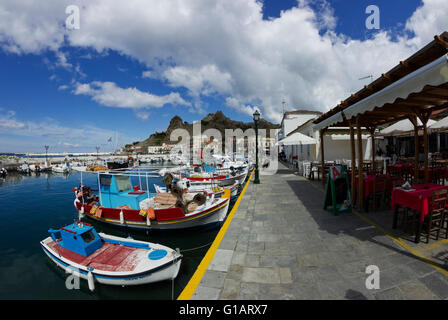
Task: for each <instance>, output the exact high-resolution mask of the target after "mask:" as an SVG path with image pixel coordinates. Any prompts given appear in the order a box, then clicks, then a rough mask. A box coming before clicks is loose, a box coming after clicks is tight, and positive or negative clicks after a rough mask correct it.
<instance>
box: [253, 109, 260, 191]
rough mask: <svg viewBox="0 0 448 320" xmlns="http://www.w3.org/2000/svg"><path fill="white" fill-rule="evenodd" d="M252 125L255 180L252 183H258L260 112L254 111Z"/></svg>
mask: <svg viewBox="0 0 448 320" xmlns="http://www.w3.org/2000/svg"><path fill="white" fill-rule="evenodd" d="M253 116H254V123H255V179H254V183H255V184H259V183H260V177H259V172H258V121H259V120H260V112H258V110H255V112H254V114H253Z"/></svg>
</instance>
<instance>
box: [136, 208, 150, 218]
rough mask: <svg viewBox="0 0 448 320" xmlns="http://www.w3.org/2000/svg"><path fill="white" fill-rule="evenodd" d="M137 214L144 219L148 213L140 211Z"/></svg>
mask: <svg viewBox="0 0 448 320" xmlns="http://www.w3.org/2000/svg"><path fill="white" fill-rule="evenodd" d="M138 214H139V215H141V216H142V217H146V216H147V214H148V213H147V212H146V210H144V209H141V210H140V212H139V213H138Z"/></svg>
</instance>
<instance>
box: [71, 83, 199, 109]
mask: <svg viewBox="0 0 448 320" xmlns="http://www.w3.org/2000/svg"><path fill="white" fill-rule="evenodd" d="M73 93H74V94H76V95H80V94H81V95H88V96H91V97H92V100H94V101H96V102H98V103H99V104H101V105H103V106H106V107H118V108H133V109H138V108H150V107H154V108H160V107H162V106H163V105H165V104H174V105H186V106H188V105H190V103H189V102H187V101H185V100H184V99H182V97H181V96H180V95H179V93H177V92H171V93H170V94H168V95H164V96H157V95H154V94H151V93H148V92H143V91H140V90H138V89H137V88H125V89H124V88H120V87H118V86H117V85H116V84H115V83H114V82H100V81H93V82H92V83H77V84H76V85H75V90H74V91H73Z"/></svg>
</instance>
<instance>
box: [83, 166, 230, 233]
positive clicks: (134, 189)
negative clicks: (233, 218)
mask: <svg viewBox="0 0 448 320" xmlns="http://www.w3.org/2000/svg"><path fill="white" fill-rule="evenodd" d="M131 176H132V173H124V172H122V173H107V174H106V173H98V186H99V187H98V195H95V194H93V193H92V192H91V190H90V189H89V188H88V187H85V186H81V187H79V188H75V189H74V191H75V195H76V198H75V201H74V206H75V208H76V209H77V210H78V211H79V213H80V214H81V215H84V216H86V217H89V218H91V219H94V220H97V221H100V222H104V223H108V224H113V225H117V226H127V227H130V228H136V229H161V230H166V229H184V228H192V227H200V226H206V225H212V224H220V223H222V222H223V221H224V219H225V217H226V215H227V212H228V209H229V204H230V198H231V195H230V190H227V191H225V194H224V195H223V196H222V197H220V198H219V197H215V195H214V194H207V195H206V196H205V199H203V200H202V201H199V200H198V199H192V201H189V202H185V201H182V200H183V199H182V198H179V197H178V196H176V195H173V194H170V193H165V194H160V193H159V194H158V193H150V192H149V191H148V190H149V185H148V180H146V181H147V188H146V190H142V189H141V186H140V184H135V185H134V184H133V180H132V179H131ZM145 177H146V178H148V176H147V175H146V176H143V177H141V176H140V177H139V179H140V180H141V178H145Z"/></svg>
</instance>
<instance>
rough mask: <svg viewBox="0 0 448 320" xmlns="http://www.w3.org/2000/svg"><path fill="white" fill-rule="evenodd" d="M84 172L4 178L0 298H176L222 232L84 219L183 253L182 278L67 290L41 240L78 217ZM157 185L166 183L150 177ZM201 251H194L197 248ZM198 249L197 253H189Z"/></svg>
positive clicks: (92, 181) (93, 179)
mask: <svg viewBox="0 0 448 320" xmlns="http://www.w3.org/2000/svg"><path fill="white" fill-rule="evenodd" d="M80 178H81V176H80V173H79V172H76V171H72V172H71V173H69V174H54V173H40V174H35V173H32V174H31V175H22V174H18V173H9V174H8V175H7V177H6V178H0V219H1V220H0V221H1V223H0V256H1V257H2V258H1V259H0V284H1V285H0V299H171V298H172V297H174V298H176V297H177V296H178V295H179V294H180V292H181V291H182V289H183V288H184V287H185V285H186V284H187V283H188V281H189V279H190V278H191V276H192V275H193V273H194V272H195V270H196V268H197V266H198V265H199V263H200V261H201V259H202V257H203V256H204V255H205V253H206V252H207V249H208V247H209V245H210V244H211V242H212V241H213V239H214V238H215V236H216V234H217V232H218V229H217V228H216V227H215V228H212V229H210V228H209V229H204V228H202V229H195V230H181V231H174V230H173V231H150V232H148V231H136V230H132V229H129V228H126V227H125V228H122V227H115V226H108V225H105V224H101V223H98V222H96V221H92V220H90V219H88V218H84V221H86V222H88V223H90V224H92V225H93V226H94V227H95V228H96V230H97V231H98V232H104V233H109V234H113V235H116V236H120V237H128V236H130V237H132V238H134V239H138V240H144V241H150V242H155V243H161V244H163V245H167V246H168V247H171V248H180V250H181V253H182V254H183V256H184V257H183V260H182V265H181V268H180V271H179V275H178V276H177V278H176V279H175V280H174V292H173V291H172V289H171V288H172V285H173V283H171V281H164V282H159V283H154V284H148V285H144V286H135V287H124V288H123V287H119V286H118V287H117V286H105V285H99V284H96V286H95V291H94V292H90V291H89V289H88V286H87V281H83V280H81V282H80V284H81V286H80V289H79V290H68V289H66V287H65V280H66V278H67V276H68V274H65V271H64V270H62V269H60V268H58V267H56V265H55V264H54V263H53V262H51V261H50V260H49V259H48V257H47V256H46V255H45V254H44V252H43V251H42V249H41V247H40V241H41V240H43V239H44V238H46V237H47V236H48V232H47V231H48V229H49V228H59V227H62V226H64V225H67V224H70V223H73V221H75V220H77V219H78V212H77V211H76V209H75V208H74V206H73V200H74V192H73V191H72V188H74V187H75V186H78V185H79V182H80ZM151 179H152V180H151V186H152V185H153V183H160V184H161V183H162V182H161V181H160V179H157V178H151ZM83 182H84V185H87V186H90V187H92V189H97V175H96V174H87V173H83ZM198 247H199V249H194V248H198ZM190 249H194V250H190Z"/></svg>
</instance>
